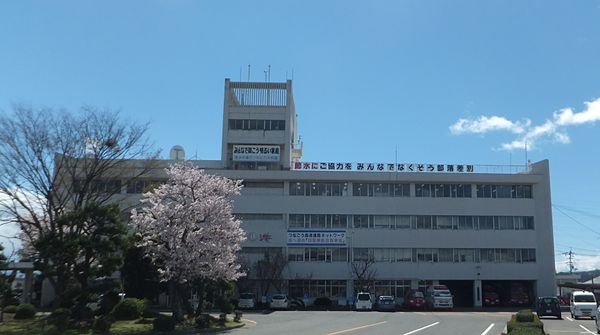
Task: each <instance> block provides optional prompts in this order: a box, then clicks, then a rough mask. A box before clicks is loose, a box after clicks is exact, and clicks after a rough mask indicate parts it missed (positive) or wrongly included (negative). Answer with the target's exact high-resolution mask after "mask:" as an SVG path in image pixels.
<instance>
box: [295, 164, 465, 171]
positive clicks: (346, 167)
mask: <svg viewBox="0 0 600 335" xmlns="http://www.w3.org/2000/svg"><path fill="white" fill-rule="evenodd" d="M294 170H319V171H366V172H453V173H463V172H466V173H471V172H475V171H474V167H473V165H467V164H417V163H394V164H392V163H331V162H327V163H324V162H321V163H317V162H310V163H308V162H295V163H294Z"/></svg>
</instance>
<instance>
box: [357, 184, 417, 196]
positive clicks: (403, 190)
mask: <svg viewBox="0 0 600 335" xmlns="http://www.w3.org/2000/svg"><path fill="white" fill-rule="evenodd" d="M352 195H353V196H359V197H410V184H399V183H353V184H352Z"/></svg>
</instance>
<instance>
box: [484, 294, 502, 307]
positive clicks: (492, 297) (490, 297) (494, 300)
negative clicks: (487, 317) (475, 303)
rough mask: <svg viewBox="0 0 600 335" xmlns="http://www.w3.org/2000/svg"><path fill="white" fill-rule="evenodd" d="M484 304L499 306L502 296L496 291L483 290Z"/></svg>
mask: <svg viewBox="0 0 600 335" xmlns="http://www.w3.org/2000/svg"><path fill="white" fill-rule="evenodd" d="M483 304H484V305H485V306H499V305H500V296H499V295H498V293H496V292H491V291H488V292H483Z"/></svg>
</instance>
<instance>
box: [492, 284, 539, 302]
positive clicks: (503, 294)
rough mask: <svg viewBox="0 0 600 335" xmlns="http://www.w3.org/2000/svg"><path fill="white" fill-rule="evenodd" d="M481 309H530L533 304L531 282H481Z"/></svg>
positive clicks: (533, 293) (533, 294)
mask: <svg viewBox="0 0 600 335" xmlns="http://www.w3.org/2000/svg"><path fill="white" fill-rule="evenodd" d="M481 284H482V288H483V289H482V291H483V307H495V306H502V307H531V306H533V304H534V303H535V291H534V287H535V281H533V280H483V281H482V282H481Z"/></svg>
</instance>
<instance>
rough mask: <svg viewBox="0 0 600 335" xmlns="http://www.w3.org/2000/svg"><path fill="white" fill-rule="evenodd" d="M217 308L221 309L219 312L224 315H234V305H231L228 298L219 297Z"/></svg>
mask: <svg viewBox="0 0 600 335" xmlns="http://www.w3.org/2000/svg"><path fill="white" fill-rule="evenodd" d="M217 306H218V307H219V310H220V311H221V312H223V313H226V314H231V313H233V305H232V304H231V302H230V301H229V299H227V298H226V297H219V298H218V299H217Z"/></svg>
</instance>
